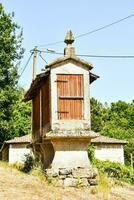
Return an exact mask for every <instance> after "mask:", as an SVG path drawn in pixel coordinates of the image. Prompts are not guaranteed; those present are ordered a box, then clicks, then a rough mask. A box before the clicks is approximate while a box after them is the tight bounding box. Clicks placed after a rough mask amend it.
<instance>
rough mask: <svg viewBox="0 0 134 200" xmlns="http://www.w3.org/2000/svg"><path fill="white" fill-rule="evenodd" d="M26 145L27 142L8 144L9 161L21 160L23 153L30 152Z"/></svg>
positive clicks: (23, 156)
mask: <svg viewBox="0 0 134 200" xmlns="http://www.w3.org/2000/svg"><path fill="white" fill-rule="evenodd" d="M26 146H27V144H19V143H18V144H10V146H9V163H15V162H23V159H24V158H25V155H26V154H29V153H30V149H28V148H26Z"/></svg>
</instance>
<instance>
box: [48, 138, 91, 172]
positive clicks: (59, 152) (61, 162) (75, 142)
mask: <svg viewBox="0 0 134 200" xmlns="http://www.w3.org/2000/svg"><path fill="white" fill-rule="evenodd" d="M51 142H52V144H53V148H54V159H53V161H52V163H51V168H52V169H59V168H77V167H84V168H87V167H89V165H90V162H89V159H88V153H87V149H88V145H89V143H90V139H89V138H86V139H79V138H77V139H75V138H73V139H71V138H66V139H59V140H56V139H55V140H54V139H52V140H51Z"/></svg>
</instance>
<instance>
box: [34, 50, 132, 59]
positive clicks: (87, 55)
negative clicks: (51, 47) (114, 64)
mask: <svg viewBox="0 0 134 200" xmlns="http://www.w3.org/2000/svg"><path fill="white" fill-rule="evenodd" d="M38 51H40V52H43V53H49V54H56V55H64V53H61V52H48V51H41V50H38ZM76 56H80V57H92V58H128V59H129V58H134V55H91V54H76Z"/></svg>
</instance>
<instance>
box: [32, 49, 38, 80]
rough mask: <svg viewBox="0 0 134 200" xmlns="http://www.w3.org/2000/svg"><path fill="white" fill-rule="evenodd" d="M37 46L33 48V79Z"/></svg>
mask: <svg viewBox="0 0 134 200" xmlns="http://www.w3.org/2000/svg"><path fill="white" fill-rule="evenodd" d="M36 61H37V47H36V46H35V48H34V49H33V80H34V79H35V77H36Z"/></svg>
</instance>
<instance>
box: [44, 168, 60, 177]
mask: <svg viewBox="0 0 134 200" xmlns="http://www.w3.org/2000/svg"><path fill="white" fill-rule="evenodd" d="M46 175H47V176H51V177H57V176H58V171H54V170H53V169H47V170H46Z"/></svg>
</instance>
